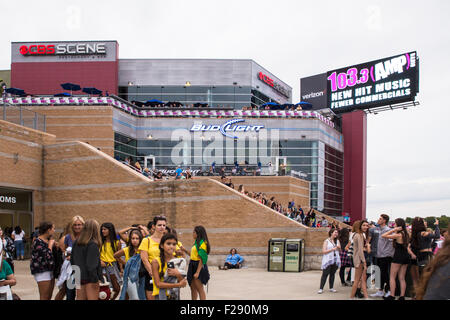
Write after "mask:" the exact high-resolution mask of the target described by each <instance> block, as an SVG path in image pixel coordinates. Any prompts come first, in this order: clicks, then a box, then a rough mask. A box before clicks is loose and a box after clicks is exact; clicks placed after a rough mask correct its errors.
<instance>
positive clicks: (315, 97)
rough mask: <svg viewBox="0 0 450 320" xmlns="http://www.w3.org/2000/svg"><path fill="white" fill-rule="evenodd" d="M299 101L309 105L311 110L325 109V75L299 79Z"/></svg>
mask: <svg viewBox="0 0 450 320" xmlns="http://www.w3.org/2000/svg"><path fill="white" fill-rule="evenodd" d="M300 97H301V101H304V102H309V103H311V104H312V105H313V106H312V109H313V110H318V109H323V108H326V107H327V74H326V73H321V74H317V75H315V76H311V77H306V78H301V79H300Z"/></svg>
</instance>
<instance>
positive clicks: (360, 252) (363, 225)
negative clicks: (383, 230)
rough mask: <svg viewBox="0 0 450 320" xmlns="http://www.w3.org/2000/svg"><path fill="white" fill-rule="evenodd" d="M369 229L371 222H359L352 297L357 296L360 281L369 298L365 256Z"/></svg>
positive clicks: (354, 239) (354, 236) (355, 241)
mask: <svg viewBox="0 0 450 320" xmlns="http://www.w3.org/2000/svg"><path fill="white" fill-rule="evenodd" d="M355 223H356V222H355ZM368 229H369V223H368V222H367V221H366V220H362V221H361V222H360V223H359V227H358V228H357V230H356V233H355V234H354V235H353V266H354V267H355V281H354V282H353V286H352V293H351V295H350V299H354V298H355V294H356V291H357V289H358V284H359V282H360V281H361V291H362V293H363V296H364V298H366V299H367V298H368V296H367V284H366V271H367V264H366V259H365V257H364V247H365V246H366V244H365V241H366V239H365V236H364V235H365V234H366V233H367V230H368Z"/></svg>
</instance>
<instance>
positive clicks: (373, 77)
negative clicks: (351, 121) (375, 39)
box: [327, 51, 419, 113]
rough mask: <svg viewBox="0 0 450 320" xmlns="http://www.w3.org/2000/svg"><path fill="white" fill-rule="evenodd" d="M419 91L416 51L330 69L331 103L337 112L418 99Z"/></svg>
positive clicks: (329, 105)
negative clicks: (416, 97)
mask: <svg viewBox="0 0 450 320" xmlns="http://www.w3.org/2000/svg"><path fill="white" fill-rule="evenodd" d="M418 91H419V60H418V58H417V53H416V52H415V51H413V52H408V53H404V54H401V55H397V56H392V57H389V58H384V59H380V60H375V61H371V62H367V63H362V64H358V65H354V66H350V67H345V68H341V69H336V70H332V71H328V72H327V105H328V107H329V108H330V109H332V110H333V111H334V112H336V113H340V112H347V111H351V110H355V109H368V108H373V107H379V106H384V105H391V104H396V103H400V102H406V101H414V99H415V96H416V94H417V92H418Z"/></svg>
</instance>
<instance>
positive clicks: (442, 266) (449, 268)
mask: <svg viewBox="0 0 450 320" xmlns="http://www.w3.org/2000/svg"><path fill="white" fill-rule="evenodd" d="M449 230H450V226H449V227H448V228H447V237H446V238H445V240H444V243H443V245H442V248H441V249H440V250H439V252H438V253H437V254H436V256H435V257H434V258H433V260H432V261H431V263H430V264H429V265H428V266H427V267H426V268H425V269H424V270H423V273H422V278H421V281H420V284H419V286H418V287H417V290H416V299H417V300H449V299H450V289H449V288H450V264H449V262H450V237H449V236H448V231H449Z"/></svg>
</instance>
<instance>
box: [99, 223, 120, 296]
mask: <svg viewBox="0 0 450 320" xmlns="http://www.w3.org/2000/svg"><path fill="white" fill-rule="evenodd" d="M100 234H101V239H102V247H101V249H100V263H101V265H102V271H103V274H104V275H106V278H107V279H108V282H109V283H111V285H112V287H113V291H114V294H113V295H112V296H111V300H115V299H116V298H117V296H118V295H119V294H120V282H121V280H122V279H121V276H120V272H121V265H120V264H119V261H118V260H117V259H116V258H114V253H116V252H117V251H119V250H120V249H121V247H120V241H119V240H117V234H116V229H115V227H114V225H113V224H112V223H110V222H105V223H103V224H102V225H101V227H100Z"/></svg>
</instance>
